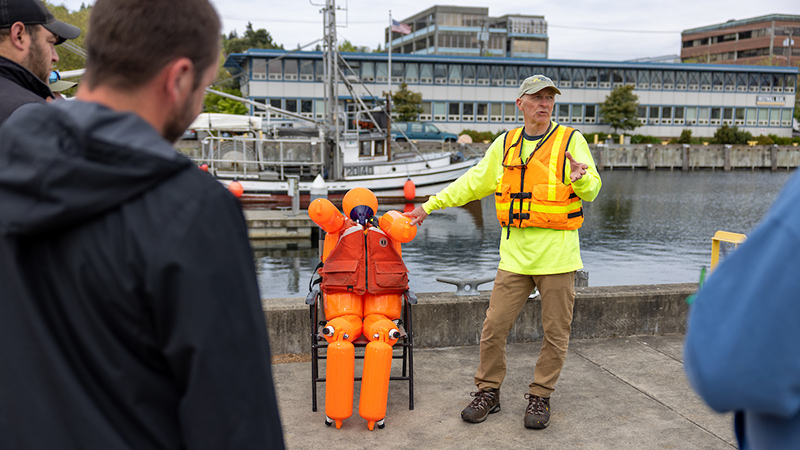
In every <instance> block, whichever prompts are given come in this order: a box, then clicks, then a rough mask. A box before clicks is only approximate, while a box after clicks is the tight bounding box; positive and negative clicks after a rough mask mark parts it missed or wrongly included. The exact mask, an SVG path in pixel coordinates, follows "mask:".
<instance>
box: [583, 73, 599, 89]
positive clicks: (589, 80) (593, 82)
mask: <svg viewBox="0 0 800 450" xmlns="http://www.w3.org/2000/svg"><path fill="white" fill-rule="evenodd" d="M586 87H587V88H596V87H597V69H586Z"/></svg>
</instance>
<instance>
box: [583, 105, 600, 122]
mask: <svg viewBox="0 0 800 450" xmlns="http://www.w3.org/2000/svg"><path fill="white" fill-rule="evenodd" d="M585 110H586V114H585V117H586V123H595V121H596V120H597V106H595V105H586V107H585Z"/></svg>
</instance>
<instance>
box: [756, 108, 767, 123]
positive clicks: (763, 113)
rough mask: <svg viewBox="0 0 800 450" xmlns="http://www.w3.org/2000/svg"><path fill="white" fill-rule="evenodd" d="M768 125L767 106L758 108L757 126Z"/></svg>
mask: <svg viewBox="0 0 800 450" xmlns="http://www.w3.org/2000/svg"><path fill="white" fill-rule="evenodd" d="M767 125H769V108H758V126H760V127H766V126H767Z"/></svg>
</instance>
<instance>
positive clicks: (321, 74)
mask: <svg viewBox="0 0 800 450" xmlns="http://www.w3.org/2000/svg"><path fill="white" fill-rule="evenodd" d="M314 72H316V75H315V79H316V80H317V81H323V80H324V78H325V66H324V64H323V62H322V61H321V60H318V61H314Z"/></svg>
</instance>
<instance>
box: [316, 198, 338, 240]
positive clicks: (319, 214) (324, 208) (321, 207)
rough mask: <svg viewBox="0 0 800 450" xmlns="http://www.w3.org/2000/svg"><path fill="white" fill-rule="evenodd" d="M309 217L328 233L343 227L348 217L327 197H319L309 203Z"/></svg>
mask: <svg viewBox="0 0 800 450" xmlns="http://www.w3.org/2000/svg"><path fill="white" fill-rule="evenodd" d="M308 217H310V218H311V220H313V221H314V223H316V224H317V225H319V227H320V228H322V229H323V230H325V232H326V233H335V232H337V231H339V230H341V229H342V225H344V221H345V219H346V217H345V216H344V214H342V213H341V212H339V209H338V208H337V207H336V206H334V205H333V203H331V201H330V200H328V199H327V198H318V199H316V200H314V201H313V202H311V204H310V205H308Z"/></svg>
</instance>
